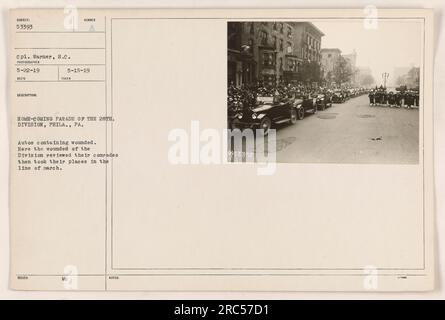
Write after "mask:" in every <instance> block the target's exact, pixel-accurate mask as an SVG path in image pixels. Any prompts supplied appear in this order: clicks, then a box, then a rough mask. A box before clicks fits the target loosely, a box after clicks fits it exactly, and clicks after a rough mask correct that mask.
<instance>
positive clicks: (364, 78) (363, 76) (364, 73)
mask: <svg viewBox="0 0 445 320" xmlns="http://www.w3.org/2000/svg"><path fill="white" fill-rule="evenodd" d="M355 83H356V84H357V85H358V86H360V87H370V86H372V85H374V84H375V79H374V77H373V75H372V70H371V68H369V67H356V73H355Z"/></svg>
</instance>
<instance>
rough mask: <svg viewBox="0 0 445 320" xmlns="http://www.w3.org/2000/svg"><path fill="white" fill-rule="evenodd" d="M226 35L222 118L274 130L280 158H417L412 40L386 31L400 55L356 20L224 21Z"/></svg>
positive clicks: (230, 123)
mask: <svg viewBox="0 0 445 320" xmlns="http://www.w3.org/2000/svg"><path fill="white" fill-rule="evenodd" d="M336 29H337V30H338V32H337V33H335V31H336ZM351 29H352V30H354V29H355V30H357V32H355V33H354V32H350V30H351ZM382 29H383V28H382ZM325 30H329V33H331V32H333V33H334V36H330V35H328V34H327V31H325ZM346 30H349V34H350V35H351V36H352V37H353V36H354V35H355V36H356V37H357V41H354V39H347V40H344V37H341V32H346ZM388 31H390V32H393V33H394V37H397V36H398V35H399V33H400V32H401V31H400V30H395V29H394V28H393V29H391V28H390V27H387V28H386V30H382V32H385V35H384V36H381V37H387V36H388ZM368 32H369V31H368ZM377 32H378V31H377ZM338 33H340V35H339V34H338ZM367 35H369V37H370V40H369V41H366V36H367ZM389 36H391V34H389ZM227 37H228V55H227V56H228V70H227V71H228V72H227V74H228V79H227V126H228V128H229V129H231V130H236V129H238V130H241V131H242V130H246V129H252V130H255V131H256V130H258V129H259V130H261V132H263V133H264V135H266V136H267V135H268V133H269V132H270V130H276V131H275V132H276V158H277V161H278V162H332V163H417V162H418V148H419V146H418V144H419V110H421V94H420V66H419V60H420V54H419V52H420V41H419V44H416V45H417V47H418V48H416V46H413V45H411V46H410V47H409V50H408V51H406V49H405V47H404V45H405V44H404V41H403V39H400V40H401V41H400V43H401V45H400V47H397V43H398V40H397V41H393V43H394V42H395V43H394V44H395V48H394V50H397V51H400V56H401V57H404V59H402V58H400V59H399V58H398V56H397V54H394V53H393V54H391V55H388V54H387V55H385V53H384V52H383V53H382V52H381V50H378V49H376V48H378V47H379V43H378V41H379V40H378V37H377V38H376V37H375V36H374V35H373V34H369V33H367V30H363V26H361V25H359V24H355V25H341V24H340V25H339V24H337V25H335V24H334V23H333V22H332V23H331V24H330V25H329V24H328V23H320V22H278V21H277V22H229V23H228V27H227ZM374 39H376V40H374ZM395 39H397V38H395ZM371 40H372V41H374V42H375V43H374V44H373V43H372V41H371ZM419 40H420V39H419ZM382 41H386V38H385V39H382ZM413 41H414V40H413ZM325 42H327V45H326V46H325ZM336 43H338V44H339V46H338V47H334V46H333V44H336ZM414 43H415V42H414ZM328 45H329V46H328ZM344 47H346V49H350V51H346V52H345V48H344ZM388 49H392V48H388ZM386 56H388V57H386ZM406 56H408V58H406ZM403 60H406V62H404V61H403ZM402 63H404V64H406V65H401V64H402Z"/></svg>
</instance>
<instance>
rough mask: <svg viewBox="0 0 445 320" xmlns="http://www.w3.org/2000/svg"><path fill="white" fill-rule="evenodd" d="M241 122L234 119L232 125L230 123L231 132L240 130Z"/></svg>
mask: <svg viewBox="0 0 445 320" xmlns="http://www.w3.org/2000/svg"><path fill="white" fill-rule="evenodd" d="M239 122H240V121H239V120H238V119H234V120H233V121H232V122H231V123H230V127H229V128H230V130H235V129H239Z"/></svg>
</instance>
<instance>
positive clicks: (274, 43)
mask: <svg viewBox="0 0 445 320" xmlns="http://www.w3.org/2000/svg"><path fill="white" fill-rule="evenodd" d="M272 41H273V47H274V48H275V49H276V48H277V45H278V43H277V36H273V37H272Z"/></svg>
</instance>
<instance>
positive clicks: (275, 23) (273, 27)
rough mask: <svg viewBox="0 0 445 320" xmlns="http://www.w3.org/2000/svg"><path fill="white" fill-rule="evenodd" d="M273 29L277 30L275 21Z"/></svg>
mask: <svg viewBox="0 0 445 320" xmlns="http://www.w3.org/2000/svg"><path fill="white" fill-rule="evenodd" d="M273 29H274V30H277V23H276V22H274V23H273Z"/></svg>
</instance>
